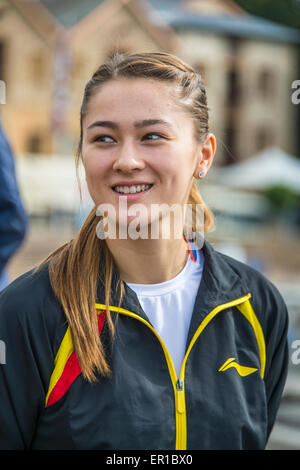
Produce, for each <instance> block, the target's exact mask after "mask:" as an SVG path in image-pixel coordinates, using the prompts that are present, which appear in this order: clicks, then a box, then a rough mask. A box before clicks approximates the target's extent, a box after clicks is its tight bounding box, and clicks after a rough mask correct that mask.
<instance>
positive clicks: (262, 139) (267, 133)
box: [255, 127, 274, 151]
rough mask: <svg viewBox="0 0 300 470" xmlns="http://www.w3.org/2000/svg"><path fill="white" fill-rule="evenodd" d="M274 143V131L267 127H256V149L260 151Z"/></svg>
mask: <svg viewBox="0 0 300 470" xmlns="http://www.w3.org/2000/svg"><path fill="white" fill-rule="evenodd" d="M272 145H274V133H273V131H272V129H270V128H268V127H262V128H260V129H257V131H256V136H255V146H256V150H257V151H260V150H263V149H265V148H267V147H270V146H272Z"/></svg>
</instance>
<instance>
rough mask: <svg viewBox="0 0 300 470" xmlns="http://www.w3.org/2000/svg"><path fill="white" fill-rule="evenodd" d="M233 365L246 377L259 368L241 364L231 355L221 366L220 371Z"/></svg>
mask: <svg viewBox="0 0 300 470" xmlns="http://www.w3.org/2000/svg"><path fill="white" fill-rule="evenodd" d="M231 367H233V368H234V369H236V371H237V372H238V373H239V375H241V376H242V377H246V376H247V375H250V374H253V372H255V371H257V370H258V369H256V368H254V367H246V366H241V365H240V364H238V363H237V362H236V360H235V357H230V358H229V359H227V361H225V362H224V364H223V365H222V366H221V367H220V369H219V370H218V372H225V370H228V369H230V368H231Z"/></svg>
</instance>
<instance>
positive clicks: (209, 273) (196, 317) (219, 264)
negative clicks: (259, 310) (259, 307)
mask: <svg viewBox="0 0 300 470" xmlns="http://www.w3.org/2000/svg"><path fill="white" fill-rule="evenodd" d="M192 248H193V247H192ZM202 250H203V255H204V267H203V273H202V279H201V282H200V285H199V288H198V293H197V297H196V301H195V306H194V312H193V316H192V324H193V323H194V322H196V323H197V324H198V323H199V322H200V321H201V320H202V319H203V318H204V317H205V316H206V315H207V314H208V313H209V312H211V310H213V309H214V308H215V307H216V306H218V305H221V304H224V303H226V302H229V301H231V300H235V299H238V298H239V297H242V296H244V295H246V294H247V293H248V290H247V285H246V284H245V283H244V282H243V280H242V279H241V277H240V275H239V274H238V271H237V269H235V268H234V266H235V262H233V263H232V261H233V260H232V259H231V258H229V257H227V256H225V255H223V254H221V253H219V252H217V251H216V250H215V249H214V248H213V247H212V245H210V244H209V243H208V242H207V241H206V240H205V241H204V244H203V247H202ZM124 288H125V292H124V294H125V295H124V296H123V299H122V303H121V305H120V306H121V307H122V308H124V309H126V310H130V311H131V312H134V313H136V314H138V315H140V316H141V317H143V318H144V319H145V320H147V321H149V319H148V318H147V315H146V314H145V312H144V311H143V309H142V307H141V305H140V303H139V301H138V298H137V295H136V293H135V292H134V291H133V290H132V289H131V288H130V287H129V286H128V285H127V284H126V283H124ZM104 292H105V291H104V286H103V284H102V283H101V282H100V283H99V285H98V290H97V302H98V303H101V304H105V295H104ZM119 295H120V290H119V275H118V271H117V268H116V266H115V265H114V268H113V276H112V294H111V305H114V306H118V305H119ZM191 326H192V325H191Z"/></svg>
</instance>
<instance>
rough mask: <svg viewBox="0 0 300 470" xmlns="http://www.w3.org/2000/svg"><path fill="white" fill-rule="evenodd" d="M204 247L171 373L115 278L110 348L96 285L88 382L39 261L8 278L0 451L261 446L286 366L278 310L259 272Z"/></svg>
mask: <svg viewBox="0 0 300 470" xmlns="http://www.w3.org/2000/svg"><path fill="white" fill-rule="evenodd" d="M203 254H204V260H205V261H204V270H203V275H202V280H201V283H200V286H199V290H198V294H197V298H196V302H195V306H194V311H193V315H192V319H191V324H190V329H189V334H188V339H187V344H186V355H185V359H184V362H183V364H182V369H181V373H180V377H177V376H176V373H175V370H174V366H173V364H172V360H171V358H170V355H169V353H168V351H167V349H166V347H165V345H164V344H163V342H162V340H161V339H160V337H159V336H158V334H157V333H156V332H155V330H154V329H153V327H152V325H151V323H150V322H149V320H148V318H147V316H146V314H145V313H144V312H143V311H142V308H141V306H140V304H139V302H138V299H137V296H136V294H135V293H134V292H133V290H131V289H130V288H129V287H128V286H127V285H126V284H125V297H124V299H123V303H122V305H121V307H120V308H118V307H117V305H118V301H117V298H116V299H115V301H113V302H112V306H111V307H110V311H111V312H112V317H113V319H114V321H116V328H117V333H116V338H115V342H114V344H113V345H111V342H110V341H109V333H108V329H107V325H106V322H105V313H104V312H103V309H104V305H103V304H104V291H103V288H102V286H101V285H99V288H98V298H97V309H98V320H99V332H100V334H101V335H103V341H104V344H106V351H107V357H108V359H109V362H110V365H111V369H112V376H111V378H102V377H99V378H98V381H97V382H96V383H92V384H91V383H89V382H87V381H86V380H85V379H84V378H83V376H82V374H81V372H80V367H79V364H78V361H77V358H76V355H75V353H74V351H73V344H72V336H71V333H70V329H69V328H68V325H67V322H66V318H65V316H64V313H63V310H62V308H61V306H60V304H59V302H58V301H57V299H56V298H55V296H54V294H53V291H52V289H51V286H50V282H49V275H48V266H47V265H45V266H44V267H43V268H42V269H41V270H39V271H37V272H33V271H30V272H28V273H26V274H24V275H22V276H20V277H19V278H18V279H16V280H15V281H14V282H13V283H12V284H11V285H10V286H8V287H7V288H6V289H5V290H4V291H3V292H2V294H1V295H0V340H1V343H0V345H1V346H2V364H1V365H0V449H96V450H97V449H100V450H101V449H115V450H123V449H135V450H172V449H180V450H182V449H264V448H265V446H266V443H267V440H268V437H269V434H270V431H271V429H272V426H273V424H274V421H275V417H276V413H277V410H278V407H279V403H280V399H281V395H282V391H283V387H284V384H285V380H286V374H287V368H288V347H287V328H288V315H287V309H286V306H285V304H284V302H283V300H282V297H281V295H280V294H279V292H278V290H277V289H276V288H275V287H274V285H273V284H272V283H270V282H269V281H268V280H267V279H266V278H265V277H264V276H263V275H262V274H260V273H259V272H258V271H256V270H254V269H253V268H251V267H249V266H247V265H246V264H243V263H240V262H238V261H236V260H234V259H232V258H230V257H228V256H226V255H224V254H221V253H218V252H217V251H215V250H214V249H213V248H212V246H211V245H210V244H209V243H207V242H204V246H203ZM116 276H117V275H116V272H115V274H114V279H116ZM3 348H5V354H3ZM3 357H5V361H4V360H3Z"/></svg>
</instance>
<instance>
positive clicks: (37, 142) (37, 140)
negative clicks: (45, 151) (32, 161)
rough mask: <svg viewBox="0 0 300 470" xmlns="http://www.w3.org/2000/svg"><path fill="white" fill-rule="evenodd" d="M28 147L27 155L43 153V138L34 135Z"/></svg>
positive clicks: (28, 142)
mask: <svg viewBox="0 0 300 470" xmlns="http://www.w3.org/2000/svg"><path fill="white" fill-rule="evenodd" d="M26 147H27V148H26V150H27V153H42V137H41V136H40V135H39V134H32V135H31V136H30V137H29V139H28V141H27V146H26Z"/></svg>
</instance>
